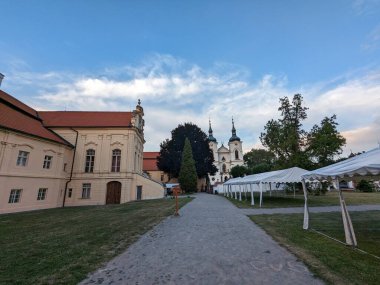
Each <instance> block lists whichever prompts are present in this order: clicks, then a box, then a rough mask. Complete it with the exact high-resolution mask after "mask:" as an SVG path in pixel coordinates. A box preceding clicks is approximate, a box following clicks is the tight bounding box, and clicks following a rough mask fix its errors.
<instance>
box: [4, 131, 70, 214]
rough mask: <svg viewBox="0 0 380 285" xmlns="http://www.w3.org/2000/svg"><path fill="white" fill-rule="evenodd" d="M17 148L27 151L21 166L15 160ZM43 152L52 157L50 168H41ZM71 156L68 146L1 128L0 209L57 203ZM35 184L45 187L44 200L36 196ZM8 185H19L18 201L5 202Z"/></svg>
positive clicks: (27, 208) (60, 198)
mask: <svg viewBox="0 0 380 285" xmlns="http://www.w3.org/2000/svg"><path fill="white" fill-rule="evenodd" d="M19 151H27V152H29V156H28V160H27V164H26V165H25V166H17V164H16V162H17V157H18V154H19ZM45 155H49V156H52V157H53V159H52V162H51V168H50V169H44V168H43V162H44V158H45ZM71 157H72V150H71V149H70V148H69V147H66V146H64V145H61V144H58V143H54V142H49V141H47V140H42V139H38V138H35V137H31V136H27V135H22V134H19V133H15V132H11V131H7V130H4V129H1V130H0V213H6V212H16V211H25V210H34V209H43V208H52V207H57V206H60V205H61V202H62V198H63V196H62V195H63V194H62V193H63V189H64V186H65V182H66V181H67V179H68V176H69V171H70V165H71ZM65 163H66V171H64V164H65ZM39 188H48V190H47V195H46V199H45V200H39V201H38V200H37V194H38V189H39ZM12 189H22V192H21V199H20V201H19V202H18V203H8V200H9V195H10V192H11V190H12Z"/></svg>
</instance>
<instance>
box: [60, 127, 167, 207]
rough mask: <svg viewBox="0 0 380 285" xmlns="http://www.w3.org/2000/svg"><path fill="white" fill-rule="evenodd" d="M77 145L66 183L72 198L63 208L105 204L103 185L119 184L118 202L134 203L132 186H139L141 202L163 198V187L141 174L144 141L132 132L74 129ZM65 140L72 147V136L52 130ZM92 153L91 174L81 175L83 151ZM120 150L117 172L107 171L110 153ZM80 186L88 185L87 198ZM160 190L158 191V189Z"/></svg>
mask: <svg viewBox="0 0 380 285" xmlns="http://www.w3.org/2000/svg"><path fill="white" fill-rule="evenodd" d="M76 130H77V131H78V142H77V147H76V157H75V163H74V171H73V179H72V181H71V182H70V183H69V184H68V189H69V188H71V189H72V197H70V198H69V197H68V193H67V195H66V205H68V206H79V205H103V204H105V203H106V195H107V183H109V182H111V181H118V182H120V183H121V198H120V202H121V203H125V202H129V201H133V200H136V186H137V185H142V186H143V192H142V193H143V197H142V198H143V199H153V198H161V197H163V187H162V186H161V185H160V184H158V183H156V182H153V181H150V180H149V179H146V178H144V177H143V176H141V175H142V165H143V146H144V140H143V138H142V136H141V135H140V134H139V133H138V132H137V131H136V130H135V129H122V128H115V129H99V128H96V129H84V128H78V129H76ZM54 131H55V132H56V133H58V134H59V135H60V136H62V137H63V138H65V139H66V140H67V141H69V142H71V143H72V144H75V138H76V133H75V131H73V130H70V129H58V128H57V129H54ZM88 149H94V150H95V163H94V171H93V173H86V172H85V162H86V151H87V150H88ZM114 149H120V150H121V164H120V172H117V173H115V172H111V164H112V150H114ZM83 183H91V195H90V198H89V199H82V185H83ZM161 188H162V189H161Z"/></svg>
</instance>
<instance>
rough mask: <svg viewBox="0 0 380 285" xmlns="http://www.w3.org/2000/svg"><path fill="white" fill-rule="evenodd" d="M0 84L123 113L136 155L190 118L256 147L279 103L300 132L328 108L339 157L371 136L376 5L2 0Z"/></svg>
mask: <svg viewBox="0 0 380 285" xmlns="http://www.w3.org/2000/svg"><path fill="white" fill-rule="evenodd" d="M0 15H1V19H2V21H1V27H0V73H3V74H4V75H5V79H4V80H3V83H2V85H1V89H2V90H4V91H6V92H8V93H9V94H11V95H12V96H14V97H16V98H17V99H19V100H21V101H23V102H25V103H26V104H28V105H30V106H32V107H34V108H35V109H37V110H67V111H74V110H83V111H85V110H97V111H131V110H133V109H134V108H135V106H136V104H137V100H138V99H141V102H142V106H143V108H144V113H145V139H146V143H145V146H144V150H145V151H159V147H160V143H161V142H162V141H163V140H165V139H166V138H170V135H171V134H170V131H171V130H172V129H174V128H175V127H177V126H178V124H183V123H185V122H192V123H195V124H197V125H198V126H199V127H201V128H202V129H203V130H204V131H205V132H206V133H207V131H208V124H209V119H210V120H211V123H212V128H213V130H214V137H215V138H216V139H217V140H218V142H219V145H220V144H221V143H224V144H226V143H228V140H229V138H230V137H231V128H232V126H231V118H232V117H233V118H234V121H235V127H236V129H237V135H238V136H239V137H240V138H241V140H242V141H243V149H244V150H245V151H249V150H250V149H251V148H262V145H261V143H260V139H259V137H260V133H261V132H263V131H264V126H265V124H266V122H267V121H268V120H270V119H272V118H274V119H277V118H279V115H280V114H279V112H278V110H277V109H278V107H279V98H282V97H284V96H288V97H289V98H291V97H292V96H293V95H294V94H296V93H301V94H302V96H303V98H304V105H305V106H307V107H308V108H309V110H308V118H307V119H306V120H305V121H304V123H303V127H304V129H305V130H310V129H311V128H312V126H313V125H315V124H320V122H321V120H322V119H323V118H324V117H325V116H329V117H330V116H332V115H333V114H336V115H337V122H338V123H339V126H338V130H339V131H340V132H341V134H342V135H343V136H344V137H345V138H346V139H347V145H346V146H345V147H344V153H343V155H347V154H349V153H350V152H351V151H352V152H359V151H363V150H364V151H366V150H369V149H372V148H375V147H378V146H379V141H380V0H351V1H350V0H334V1H328V0H319V1H317V0H315V1H311V0H306V1H305V0H298V1H295V0H294V1H293V0H289V1H274V0H273V1H269V0H268V1H263V0H260V1H258V0H247V1H245V0H230V1H226V0H215V1H214V0H201V1H198V0H191V1H190V0H188V1H177V0H170V1H169V0H168V1H165V0H162V1H157V0H153V1H144V0H140V1H137V0H136V1H126V0H124V1H119V0H108V1H106V0H103V1H100V0H87V1H86V0H77V1H74V0H72V1H69V0H64V1H63V0H55V1H49V0H34V1H25V0H23V1H20V0H0Z"/></svg>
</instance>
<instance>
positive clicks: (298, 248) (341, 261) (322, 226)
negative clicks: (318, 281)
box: [250, 211, 380, 284]
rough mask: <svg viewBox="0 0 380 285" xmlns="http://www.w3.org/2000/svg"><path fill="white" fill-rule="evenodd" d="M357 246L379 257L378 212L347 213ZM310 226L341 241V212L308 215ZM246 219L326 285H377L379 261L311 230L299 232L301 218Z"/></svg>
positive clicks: (257, 217) (379, 277)
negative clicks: (286, 250) (269, 236)
mask: <svg viewBox="0 0 380 285" xmlns="http://www.w3.org/2000/svg"><path fill="white" fill-rule="evenodd" d="M350 215H351V218H352V222H353V226H354V229H355V233H356V238H357V241H358V247H359V248H360V249H363V250H365V251H367V252H369V253H371V254H374V255H377V256H380V211H368V212H352V213H350ZM310 216H311V219H310V224H311V227H312V228H313V229H315V230H318V231H320V232H323V233H325V234H327V235H329V236H331V237H334V238H336V239H339V240H341V241H344V231H343V225H342V218H341V213H318V214H317V213H312V214H311V215H310ZM250 218H251V219H252V220H253V221H254V222H255V223H256V224H258V225H259V226H260V227H262V228H263V229H264V230H265V231H266V232H267V233H268V234H270V235H271V236H272V237H273V238H274V239H275V240H277V241H278V242H279V243H280V244H281V245H283V246H285V247H286V248H288V249H289V250H290V251H291V252H293V253H294V254H295V255H296V256H297V257H298V258H300V259H301V260H303V262H304V263H305V264H307V265H308V267H309V268H310V269H311V271H312V272H314V273H315V274H316V275H318V276H320V277H321V278H323V279H324V280H326V281H327V282H328V283H330V284H379V282H380V270H379V269H380V260H379V259H376V258H375V257H373V256H370V255H367V254H364V253H361V252H359V251H357V250H354V249H352V248H351V247H348V246H345V245H343V244H340V243H338V242H336V241H333V240H331V239H329V238H327V237H324V236H322V235H320V234H318V233H316V232H313V231H312V230H309V231H305V230H303V229H302V222H303V215H302V214H290V215H289V214H288V215H284V214H281V215H259V216H250Z"/></svg>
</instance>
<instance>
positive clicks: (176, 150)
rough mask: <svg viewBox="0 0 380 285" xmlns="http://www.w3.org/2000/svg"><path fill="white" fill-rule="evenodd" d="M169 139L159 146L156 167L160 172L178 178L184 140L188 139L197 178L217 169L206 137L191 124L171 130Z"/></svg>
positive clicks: (213, 172) (212, 172)
mask: <svg viewBox="0 0 380 285" xmlns="http://www.w3.org/2000/svg"><path fill="white" fill-rule="evenodd" d="M171 134H172V137H171V139H170V140H169V139H166V140H165V141H163V142H162V143H161V145H160V147H161V149H160V154H159V156H158V159H157V160H158V161H157V166H158V168H159V169H160V170H162V171H165V172H167V173H169V174H170V176H171V177H178V175H179V171H180V167H181V157H182V150H183V147H184V144H185V139H186V138H188V139H189V141H190V144H191V148H192V151H193V158H194V160H195V167H196V170H197V175H198V177H199V178H203V177H207V174H208V173H210V174H215V173H216V171H217V168H216V167H215V166H214V164H213V162H214V157H213V153H212V151H211V149H210V147H209V145H208V140H207V135H206V134H205V133H204V132H203V131H202V130H201V129H200V128H199V127H198V126H197V125H194V124H192V123H185V124H184V125H178V127H177V128H175V129H174V130H172V132H171Z"/></svg>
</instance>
